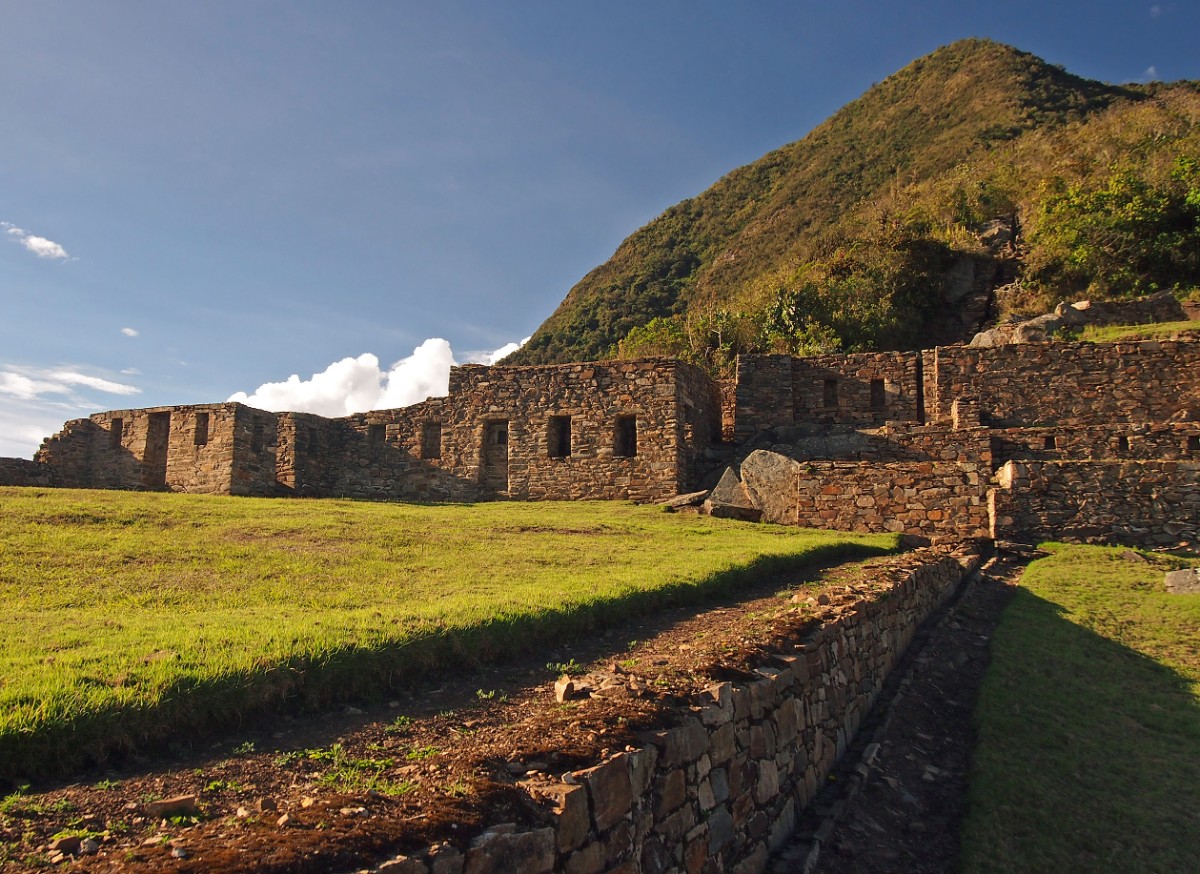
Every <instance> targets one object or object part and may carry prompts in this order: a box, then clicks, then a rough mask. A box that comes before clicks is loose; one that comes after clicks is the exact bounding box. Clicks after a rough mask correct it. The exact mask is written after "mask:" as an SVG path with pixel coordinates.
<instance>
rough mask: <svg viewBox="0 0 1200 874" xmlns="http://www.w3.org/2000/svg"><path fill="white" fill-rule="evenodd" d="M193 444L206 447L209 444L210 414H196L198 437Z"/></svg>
mask: <svg viewBox="0 0 1200 874" xmlns="http://www.w3.org/2000/svg"><path fill="white" fill-rule="evenodd" d="M193 442H194V443H195V444H196V445H197V446H204V445H206V444H207V443H208V413H197V414H196V435H195V438H194V439H193Z"/></svg>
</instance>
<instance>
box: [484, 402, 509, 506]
mask: <svg viewBox="0 0 1200 874" xmlns="http://www.w3.org/2000/svg"><path fill="white" fill-rule="evenodd" d="M482 455H483V465H482V470H481V472H480V477H479V481H480V484H481V485H483V486H485V487H487V488H489V489H495V490H496V491H498V492H505V493H507V492H508V419H493V420H491V421H490V422H485V423H484V425H483V452H482Z"/></svg>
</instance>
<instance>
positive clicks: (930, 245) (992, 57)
mask: <svg viewBox="0 0 1200 874" xmlns="http://www.w3.org/2000/svg"><path fill="white" fill-rule="evenodd" d="M1198 121H1200V83H1195V82H1181V83H1174V84H1170V85H1164V84H1160V83H1151V84H1147V85H1120V86H1117V85H1107V84H1104V83H1100V82H1094V81H1090V80H1086V79H1081V78H1079V77H1077V76H1073V75H1071V74H1070V73H1068V72H1066V71H1065V70H1063V69H1061V68H1059V67H1055V66H1052V65H1050V64H1047V63H1046V62H1044V61H1042V60H1040V59H1039V58H1036V57H1034V56H1033V55H1030V54H1026V53H1024V52H1020V51H1018V50H1016V49H1013V48H1011V47H1008V46H1004V45H1000V44H997V43H993V42H989V41H985V40H965V41H962V42H958V43H954V44H953V45H950V46H947V47H945V48H941V49H938V50H937V51H935V52H933V53H932V54H930V55H928V56H926V57H924V58H921V59H919V60H917V61H914V62H913V63H911V64H909V65H908V66H907V67H905V68H904V69H903V70H901V71H899V72H898V73H896V74H895V75H893V76H891V77H889V78H888V79H886V80H885V81H883V82H881V83H879V84H878V85H876V86H874V87H872V88H871V89H870V90H869V91H868V92H867V93H866V94H864V95H863V96H862V97H860V98H859V99H858V100H856V101H854V102H853V103H850V104H848V105H847V106H845V107H844V108H842V109H841V110H839V111H838V112H837V113H836V114H835V115H833V116H832V117H831V118H830V119H828V120H827V121H825V122H824V123H823V124H821V125H820V126H818V127H817V128H816V129H815V130H813V131H812V132H811V133H810V134H809V135H808V136H806V137H804V139H802V140H799V141H798V142H795V143H792V144H790V145H787V146H784V147H783V148H780V149H777V150H776V151H774V152H771V153H769V154H767V155H765V156H764V157H762V158H760V159H759V160H758V161H755V162H754V163H752V164H749V165H747V166H745V167H741V168H738V169H736V170H734V171H732V172H731V173H729V174H728V175H726V176H725V177H724V178H722V179H721V180H719V181H718V182H717V183H716V184H715V185H713V186H712V187H711V188H709V189H708V190H707V191H705V192H704V193H702V194H700V195H698V196H697V197H694V198H691V199H689V200H685V201H683V202H682V203H679V204H677V205H675V206H673V207H671V208H670V209H668V210H667V211H666V212H665V213H663V214H662V215H661V216H660V217H659V218H657V219H655V220H654V221H652V222H650V223H649V224H648V225H646V226H645V227H643V228H641V229H640V230H638V231H636V232H635V233H634V234H633V235H632V236H630V237H629V238H628V239H627V240H625V241H624V242H623V243H622V244H621V246H620V247H619V248H618V249H617V251H616V253H614V255H613V257H612V258H611V259H609V260H608V261H607V262H606V263H604V264H602V265H600V266H599V267H597V268H596V269H594V270H593V271H591V272H590V273H589V274H588V275H587V276H585V277H584V278H583V279H582V280H581V281H580V282H579V283H578V284H577V285H576V286H575V287H574V288H572V289H571V290H570V292H569V293H568V294H567V296H566V298H565V299H564V300H563V302H562V303H561V304H560V305H559V307H558V309H557V310H555V312H554V313H553V315H551V316H550V318H549V319H547V320H546V322H545V323H544V324H543V325H542V326H541V327H540V328H539V329H538V330H537V332H536V333H535V334H534V335H533V337H532V339H531V340H530V341H529V343H527V344H526V345H525V347H524V348H522V349H520V350H519V351H518V352H516V353H514V354H513V355H512V356H510V357H509V358H508V359H507V360H506V363H512V364H533V363H549V362H561V361H572V360H586V359H595V358H604V357H611V356H615V355H622V356H641V355H654V354H662V355H673V356H676V357H682V358H685V359H688V360H692V361H696V362H697V363H702V364H705V365H706V366H708V367H710V368H711V369H713V370H714V371H721V370H723V369H725V368H727V367H728V365H729V364H730V362H731V361H732V360H733V357H734V356H735V355H736V354H737V353H738V352H743V351H772V350H774V351H787V352H793V353H801V354H803V353H811V352H817V351H838V350H841V351H852V350H861V349H896V348H915V347H919V346H923V345H929V344H930V342H953V341H955V340H959V339H963V338H964V337H969V336H970V334H971V333H972V332H973V331H975V330H977V329H978V328H979V327H980V325H981V323H982V322H983V321H985V320H987V319H990V318H995V317H996V316H997V315H999V314H1000V313H1001V312H1002V311H1003V312H1009V311H1041V310H1042V309H1044V308H1045V307H1047V306H1049V305H1052V304H1053V302H1054V301H1055V300H1057V299H1059V298H1061V297H1078V296H1080V295H1083V294H1089V295H1092V296H1094V297H1108V296H1117V297H1119V296H1126V295H1132V294H1140V293H1144V292H1146V291H1150V290H1154V289H1158V288H1170V287H1179V288H1189V287H1192V286H1194V285H1200V127H1198V126H1197V122H1198ZM1014 280H1015V281H1014ZM997 288H1002V291H1001V293H1000V294H999V295H998V296H997V295H996V294H995V292H996V289H997Z"/></svg>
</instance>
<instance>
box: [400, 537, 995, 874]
mask: <svg viewBox="0 0 1200 874" xmlns="http://www.w3.org/2000/svg"><path fill="white" fill-rule="evenodd" d="M978 563H979V558H978V556H977V555H975V554H972V553H969V552H964V553H959V554H956V555H950V554H947V553H941V552H936V551H933V550H919V551H917V552H914V553H911V554H908V555H904V556H900V557H896V558H893V559H891V560H889V561H888V562H887V563H886V564H885V565H884V566H882V567H880V568H879V569H878V571H877V572H876V573H877V574H878V576H877V578H876V580H875V583H877V584H878V587H877V589H876V591H874V592H873V593H870V594H863V595H858V596H855V595H853V594H851V595H847V596H846V598H845V600H844V601H843V602H841V603H830V604H829V605H828V606H826V607H824V608H817V611H816V612H815V613H814V615H813V622H812V630H810V631H809V632H807V633H806V635H805V636H804V637H803V638H801V639H798V640H796V641H795V643H794V644H793V650H792V653H791V654H786V655H776V656H774V657H773V658H772V662H771V664H769V665H764V666H762V667H760V668H758V670H757V677H756V678H755V679H752V680H748V681H745V682H723V683H716V684H714V685H712V686H710V687H708V688H707V689H705V690H704V691H703V692H701V693H700V694H699V695H698V696H697V697H696V699H695V703H694V705H693V706H692V707H691V708H690V710H689V712H687V713H686V714H685V715H684V716H683V718H682V720H681V722H680V724H678V725H677V726H675V727H673V728H669V729H666V730H662V731H652V732H647V733H645V734H644V735H643V736H642V742H641V744H640V745H638V746H637V747H635V748H630V749H627V750H625V751H624V752H618V753H616V754H614V755H611V756H609V757H608V758H606V759H605V760H604V761H602V762H600V763H598V764H596V765H593V766H591V767H586V768H582V769H580V770H576V771H573V772H570V773H567V774H565V775H562V777H561V778H558V779H555V778H552V777H550V776H549V775H539V776H538V777H535V778H533V779H529V780H526V781H524V782H522V783H521V784H519V788H520V789H522V790H523V791H525V792H527V793H528V794H529V795H530V796H531V797H532V798H533V799H535V800H537V801H538V802H539V803H540V804H541V805H542V807H543V808H544V809H545V810H546V811H547V814H548V815H547V819H548V824H546V825H544V826H543V827H541V828H533V829H519V828H518V827H517V826H516V825H515V824H512V823H498V824H493V826H492V827H491V828H489V829H488V830H487V831H485V832H484V833H483V834H482V835H480V836H479V837H478V838H476V839H475V840H474V841H473V842H472V843H471V845H470V846H469V847H467V848H466V850H465V852H464V851H463V850H460V849H458V848H455V847H452V846H450V845H449V844H439V845H436V846H431V847H429V848H427V849H425V850H422V851H417V852H413V853H409V854H406V855H403V856H399V857H396V858H394V859H392V860H390V861H388V862H386V863H384V864H383V865H381V866H379V868H378V869H377V870H379V871H387V872H389V874H435V872H436V874H501V872H516V871H519V872H522V874H551V872H565V874H600V872H623V874H634V872H677V874H683V872H687V874H717V872H735V874H751V872H761V871H763V870H765V868H766V865H767V861H768V858H769V856H770V854H771V853H772V852H773V851H775V850H778V849H780V848H781V847H782V846H783V845H784V844H785V843H786V842H787V841H788V840H789V838H790V836H791V834H792V831H793V829H794V828H795V826H796V821H797V816H798V814H799V813H800V812H801V811H802V810H803V809H804V807H805V806H806V805H807V804H808V803H809V802H810V801H811V800H812V799H813V798H814V797H815V795H816V793H817V790H818V789H819V788H820V787H821V786H822V784H823V783H824V782H825V780H826V778H827V777H828V776H829V774H830V772H831V771H832V770H833V766H834V763H835V762H836V761H837V759H838V757H839V756H841V754H842V753H843V752H844V751H845V749H846V747H847V745H848V743H849V742H850V740H851V738H853V736H854V734H855V732H856V731H857V730H858V727H859V725H860V723H861V722H862V720H863V718H864V717H865V716H866V714H867V712H868V710H869V709H870V707H871V705H872V704H873V703H874V701H875V698H876V696H877V695H878V694H879V691H880V689H881V688H882V686H883V682H884V680H886V679H887V676H888V675H889V674H890V673H891V671H892V668H893V667H894V666H895V665H896V662H897V660H898V659H899V657H900V655H901V654H903V652H904V650H905V649H906V648H907V647H908V645H909V643H910V642H911V640H912V638H913V635H914V634H915V633H916V631H917V628H918V626H919V625H920V624H921V623H922V622H923V621H924V620H925V619H926V618H927V617H928V616H929V615H930V614H931V613H932V612H933V611H934V610H935V609H936V608H937V607H938V606H939V605H940V604H942V603H944V602H945V600H946V599H947V598H948V597H949V596H950V595H951V594H952V593H953V591H954V590H955V588H956V587H957V585H958V583H959V582H960V581H961V580H962V579H963V577H964V576H965V575H966V574H969V573H970V572H972V571H973V570H974V569H975V568H976V567H977V566H978Z"/></svg>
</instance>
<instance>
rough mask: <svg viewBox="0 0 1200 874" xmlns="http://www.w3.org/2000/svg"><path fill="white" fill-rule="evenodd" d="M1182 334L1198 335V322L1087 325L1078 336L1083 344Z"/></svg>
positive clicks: (1172, 336) (1159, 338) (1156, 338)
mask: <svg viewBox="0 0 1200 874" xmlns="http://www.w3.org/2000/svg"><path fill="white" fill-rule="evenodd" d="M1182 332H1192V333H1193V334H1200V322H1196V321H1190V322H1188V321H1184V322H1157V323H1155V324H1153V325H1088V326H1087V327H1085V328H1084V329H1083V331H1082V332H1081V333H1080V335H1079V339H1080V340H1082V341H1084V342H1085V343H1116V342H1117V341H1118V340H1170V339H1172V338H1174V337H1178V336H1179V335H1180V334H1181V333H1182Z"/></svg>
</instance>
